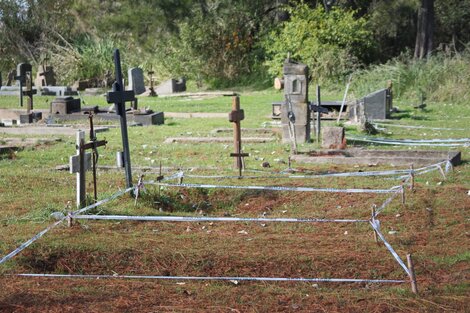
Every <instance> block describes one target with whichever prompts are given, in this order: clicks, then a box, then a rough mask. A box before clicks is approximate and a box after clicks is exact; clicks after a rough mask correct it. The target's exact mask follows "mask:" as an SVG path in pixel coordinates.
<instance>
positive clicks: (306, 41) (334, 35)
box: [263, 2, 373, 81]
mask: <svg viewBox="0 0 470 313" xmlns="http://www.w3.org/2000/svg"><path fill="white" fill-rule="evenodd" d="M288 10H289V12H290V16H291V17H290V20H289V21H287V22H285V23H283V24H282V25H281V26H280V27H279V28H277V29H275V30H274V31H272V32H271V33H269V35H268V36H267V37H266V38H265V39H264V43H263V46H264V47H265V49H266V53H267V60H268V61H267V62H266V64H267V66H268V68H269V72H270V74H272V75H273V76H279V75H280V74H281V70H282V63H283V61H284V59H285V58H286V56H287V54H288V53H290V54H291V57H292V58H294V59H296V60H298V61H300V62H303V63H305V64H307V65H308V66H309V68H310V71H311V73H312V76H313V77H314V79H318V80H319V81H324V80H329V79H338V78H341V77H344V76H345V75H347V74H348V73H351V72H352V71H354V70H355V69H356V68H358V67H359V66H361V65H362V62H363V60H365V59H366V57H367V55H368V53H369V52H370V49H371V48H372V47H373V44H372V37H371V33H370V32H369V31H368V30H367V28H366V20H365V19H363V18H355V17H354V11H346V10H343V9H341V8H339V7H334V8H333V9H332V10H330V11H329V12H326V11H325V10H324V9H323V7H322V6H321V5H319V6H317V7H316V8H314V9H312V8H310V7H309V6H308V5H307V4H305V3H303V2H300V3H298V4H297V5H296V6H295V7H292V8H288Z"/></svg>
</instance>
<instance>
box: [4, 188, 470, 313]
mask: <svg viewBox="0 0 470 313" xmlns="http://www.w3.org/2000/svg"><path fill="white" fill-rule="evenodd" d="M449 193H452V194H453V197H452V198H448V197H446V196H445V195H448V194H449ZM169 196H171V197H179V199H180V200H178V201H180V202H181V203H180V205H178V206H175V207H173V208H172V211H175V210H176V213H178V212H177V211H178V210H182V211H183V212H186V211H185V210H186V209H187V208H189V209H190V210H192V209H194V210H196V211H197V208H194V207H193V206H191V205H190V204H195V203H196V204H200V203H211V206H209V208H207V210H209V213H211V215H223V214H227V212H224V211H222V210H220V208H219V206H220V207H222V204H230V205H232V210H231V211H230V212H229V214H230V215H231V216H259V215H260V214H264V215H268V216H272V217H277V216H283V215H285V214H291V215H294V216H298V217H301V216H302V217H307V216H308V217H329V218H330V217H331V218H332V217H348V216H354V217H358V216H360V217H365V218H367V217H368V216H369V214H370V206H371V204H372V203H375V202H377V201H378V200H377V199H375V198H372V197H371V196H367V195H339V196H338V197H334V198H333V199H331V197H330V199H328V197H327V196H325V195H320V196H319V195H309V196H305V197H299V196H298V194H295V193H289V192H286V193H284V192H283V193H272V192H250V193H233V192H229V191H221V192H215V193H212V194H208V193H206V192H204V191H198V192H188V190H180V191H178V192H176V193H172V194H169ZM443 199H445V201H444V200H443ZM184 204H185V205H186V206H185V205H184ZM312 204H313V205H312ZM469 204H470V203H469V199H468V196H467V195H466V190H465V188H463V187H461V186H459V185H453V184H448V185H446V184H444V185H443V186H442V187H441V188H440V189H438V190H437V191H436V190H435V189H429V188H426V186H425V185H424V184H423V185H422V186H418V188H417V190H416V191H415V192H413V193H412V194H409V195H408V197H407V203H406V204H405V205H402V204H401V203H400V201H399V199H397V200H394V202H392V204H391V205H390V206H389V207H388V208H387V210H386V211H384V213H383V215H381V222H382V231H383V232H384V234H385V236H386V237H387V239H388V240H389V241H390V243H391V244H392V246H393V247H394V248H395V249H396V250H397V252H398V253H399V254H400V255H401V256H402V257H404V255H405V254H406V253H413V256H414V260H415V269H416V273H417V277H418V288H419V291H420V295H419V296H415V295H413V294H412V293H411V291H410V286H409V284H408V283H405V284H392V285H389V284H386V285H385V284H379V285H377V284H363V283H360V284H338V283H318V284H312V283H292V282H289V283H285V282H283V283H279V282H272V283H267V282H238V284H234V283H233V282H217V281H210V282H207V281H190V282H189V281H183V280H182V281H162V280H152V281H148V280H123V279H69V278H61V279H49V278H27V277H17V276H9V275H5V276H1V277H0V284H1V286H2V288H1V292H0V311H1V312H467V311H469V310H470V304H469V303H470V301H469V297H468V295H467V293H466V291H467V290H468V282H469V273H470V271H469V270H470V267H469V264H468V251H469V249H468V248H469V244H468V239H469V238H468V237H469V233H468V231H467V229H466V222H465V221H466V220H465V218H466V217H465V216H466V215H467V214H468V211H469V207H470V206H469ZM284 211H286V212H284ZM206 213H208V212H206V211H204V210H202V212H200V213H199V214H206ZM11 272H12V273H65V274H67V273H70V274H108V275H113V274H121V275H163V276H169V275H178V276H191V275H194V276H207V275H209V276H266V277H269V276H271V277H320V278H321V277H337V278H371V279H407V277H406V275H405V274H404V272H403V270H402V269H401V268H400V267H399V265H398V264H397V263H396V262H395V261H394V260H393V258H392V257H391V255H390V254H389V253H388V251H387V250H386V249H385V247H384V246H383V245H382V244H380V245H377V244H376V243H375V242H374V240H373V234H372V231H371V228H370V226H368V225H367V224H311V225H310V224H309V225H305V224H302V225H298V224H295V225H293V224H290V225H285V224H273V223H267V224H266V225H265V224H260V223H208V222H201V223H151V222H143V223H142V222H124V221H121V222H103V221H81V222H80V223H77V224H75V226H74V227H72V228H66V227H61V228H59V229H56V230H54V231H53V232H52V233H51V234H48V235H47V236H46V238H44V239H43V240H41V241H39V242H38V243H36V244H35V245H33V246H32V247H31V248H29V249H27V250H26V251H24V252H23V253H22V254H20V255H19V256H18V257H17V258H16V259H15V266H14V270H12V271H11ZM7 274H8V273H7Z"/></svg>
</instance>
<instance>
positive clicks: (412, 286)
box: [406, 254, 418, 294]
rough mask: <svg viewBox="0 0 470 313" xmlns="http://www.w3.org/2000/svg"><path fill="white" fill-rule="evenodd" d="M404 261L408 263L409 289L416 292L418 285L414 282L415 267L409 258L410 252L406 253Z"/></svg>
mask: <svg viewBox="0 0 470 313" xmlns="http://www.w3.org/2000/svg"><path fill="white" fill-rule="evenodd" d="M406 261H407V263H408V269H409V270H410V282H411V291H412V292H413V293H414V294H418V285H417V283H416V275H415V269H414V265H413V259H412V258H411V254H407V255H406Z"/></svg>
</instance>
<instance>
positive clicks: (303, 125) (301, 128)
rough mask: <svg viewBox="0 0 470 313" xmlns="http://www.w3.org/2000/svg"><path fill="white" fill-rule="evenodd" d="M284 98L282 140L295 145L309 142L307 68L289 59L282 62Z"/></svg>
mask: <svg viewBox="0 0 470 313" xmlns="http://www.w3.org/2000/svg"><path fill="white" fill-rule="evenodd" d="M283 71H284V96H285V101H284V103H283V104H282V107H281V123H282V134H283V135H282V139H283V141H284V142H292V141H293V140H294V139H295V142H297V143H304V142H308V141H310V119H311V114H310V107H309V103H308V66H307V65H305V64H302V63H297V62H295V61H293V60H291V59H290V58H287V59H286V61H285V62H284V70H283Z"/></svg>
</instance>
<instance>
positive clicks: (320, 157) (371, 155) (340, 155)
mask: <svg viewBox="0 0 470 313" xmlns="http://www.w3.org/2000/svg"><path fill="white" fill-rule="evenodd" d="M448 159H450V160H451V162H452V164H453V165H458V164H460V162H461V153H460V151H428V150H414V151H410V150H364V149H346V150H314V151H311V152H309V153H306V154H297V155H293V156H291V160H292V161H294V162H297V163H305V164H343V165H389V166H390V165H391V166H399V165H401V166H409V165H411V164H413V165H414V166H415V167H416V166H427V165H432V164H436V163H438V162H442V161H446V160H448Z"/></svg>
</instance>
